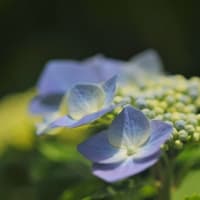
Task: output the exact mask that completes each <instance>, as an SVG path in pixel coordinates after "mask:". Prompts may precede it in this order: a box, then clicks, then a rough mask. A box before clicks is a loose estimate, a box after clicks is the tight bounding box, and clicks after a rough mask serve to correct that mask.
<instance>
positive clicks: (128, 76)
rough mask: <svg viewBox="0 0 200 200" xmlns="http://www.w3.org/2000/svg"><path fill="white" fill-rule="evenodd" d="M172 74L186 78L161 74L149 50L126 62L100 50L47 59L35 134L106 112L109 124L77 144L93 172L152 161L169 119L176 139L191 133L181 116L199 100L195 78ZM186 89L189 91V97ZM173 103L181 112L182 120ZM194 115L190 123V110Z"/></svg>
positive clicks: (122, 170) (112, 177) (129, 170)
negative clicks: (74, 58)
mask: <svg viewBox="0 0 200 200" xmlns="http://www.w3.org/2000/svg"><path fill="white" fill-rule="evenodd" d="M176 79H178V80H179V79H180V82H181V81H183V82H184V81H185V79H183V80H182V79H181V78H179V77H166V76H164V72H163V69H162V62H161V61H160V59H159V57H158V55H157V54H156V53H155V52H154V51H153V50H147V51H145V52H143V53H142V54H139V55H137V56H135V57H134V58H132V59H131V60H130V61H128V62H125V61H119V60H113V59H108V58H105V57H103V56H100V55H97V56H95V57H92V58H89V59H87V60H83V61H81V62H77V61H71V60H68V61H60V60H59V61H51V62H49V63H47V66H46V67H45V70H44V72H43V73H42V75H41V77H40V79H39V81H38V85H37V89H38V94H37V96H36V97H35V98H34V99H33V100H32V102H31V104H30V110H31V112H32V113H34V114H36V115H40V116H42V118H43V122H42V123H40V124H39V125H38V130H37V133H38V134H44V133H47V132H48V131H49V130H51V129H54V128H57V127H68V128H71V129H72V128H73V129H76V128H77V127H80V126H85V125H87V124H91V123H94V121H97V120H100V119H103V118H104V116H107V115H109V114H108V113H111V115H112V118H113V121H112V123H111V124H109V126H108V128H107V129H105V130H102V131H101V132H99V133H95V134H94V135H93V136H92V137H91V138H89V139H88V140H86V141H85V142H83V143H81V144H80V145H79V146H78V150H79V152H80V153H81V154H83V155H84V156H85V157H86V158H88V159H89V160H91V161H92V162H93V174H94V175H96V176H98V177H100V178H102V179H103V180H105V181H108V182H114V181H118V180H121V179H124V178H126V177H129V176H131V175H134V174H137V173H139V172H141V171H143V170H145V169H146V168H148V167H150V166H152V165H153V164H154V163H155V162H157V161H158V160H159V157H160V154H161V146H162V145H163V144H165V142H166V141H167V140H168V139H169V138H170V136H171V133H172V131H173V128H172V124H173V123H175V124H174V134H173V136H172V137H174V138H175V137H176V141H175V143H177V141H178V142H179V143H180V142H182V140H180V138H181V137H185V140H184V141H186V140H188V137H189V136H190V135H189V134H188V132H186V130H185V129H186V127H187V128H188V127H190V128H191V127H193V126H192V125H191V124H192V122H191V123H190V122H188V121H187V120H186V119H187V114H191V113H189V112H190V111H191V109H196V107H195V106H192V105H193V103H194V101H195V102H196V101H199V100H197V99H198V95H196V93H197V91H196V90H198V88H196V83H195V81H191V83H190V84H189V83H188V82H187V81H185V82H184V83H185V85H183V84H182V82H181V83H180V86H179V85H178V84H177V83H176V84H174V83H173V81H177V80H176ZM147 80H148V81H147ZM152 80H153V81H152ZM189 85H190V86H191V87H189ZM170 92H171V93H170ZM175 92H177V93H176V95H177V97H176V98H174V93H175ZM187 92H190V93H192V95H193V96H192V97H191V99H190V98H189V99H188V96H189V95H187ZM172 93H173V94H172ZM179 98H180V99H182V101H183V102H181V101H180V100H179ZM176 102H178V103H176ZM181 103H182V104H181ZM176 104H177V105H176ZM178 104H179V105H178ZM180 104H181V105H183V107H184V112H185V113H183V111H182V107H181V105H180ZM184 104H187V105H190V106H187V107H186V106H184ZM169 105H170V106H169ZM176 106H177V108H176ZM178 107H179V110H180V111H182V114H185V118H183V117H181V120H180V118H179V114H180V112H178V111H179V110H177V109H178ZM174 110H175V111H176V112H177V113H176V112H175V111H174ZM193 115H194V118H193V123H195V122H196V121H195V120H196V115H195V110H194V114H193ZM175 118H176V119H175ZM172 119H174V121H173V120H172ZM184 119H185V120H184ZM191 119H192V118H190V120H191ZM164 121H166V122H164ZM196 123H198V121H197V122H196ZM193 128H194V127H193ZM195 128H196V127H195ZM191 129H192V128H191ZM184 131H185V132H186V135H187V136H185V132H184ZM190 131H191V130H190ZM175 132H177V133H175ZM183 132H184V133H183ZM191 132H192V131H191ZM192 134H193V135H192V138H196V139H197V136H195V137H194V133H193V132H192ZM176 146H178V145H177V144H176ZM179 146H180V144H179Z"/></svg>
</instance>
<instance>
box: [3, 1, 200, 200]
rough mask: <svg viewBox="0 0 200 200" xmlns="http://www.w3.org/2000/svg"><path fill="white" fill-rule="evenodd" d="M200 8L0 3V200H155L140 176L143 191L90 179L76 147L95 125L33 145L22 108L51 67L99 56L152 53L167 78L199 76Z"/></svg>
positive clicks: (30, 122) (31, 123) (192, 4)
mask: <svg viewBox="0 0 200 200" xmlns="http://www.w3.org/2000/svg"><path fill="white" fill-rule="evenodd" d="M199 6H200V5H199V3H198V1H194V0H190V1H181V0H151V1H144V0H140V1H139V0H137V1H136V0H129V1H118V0H107V1H104V0H101V1H94V0H82V1H81V0H76V1H68V0H42V1H41V0H40V1H39V0H18V1H17V0H0V199H1V200H27V199H29V200H46V199H47V200H76V199H77V200H79V199H83V200H91V199H105V200H106V199H108V200H110V199H114V200H115V199H116V200H118V199H124V196H125V195H128V196H134V199H135V200H137V199H139V200H141V199H145V200H151V199H155V195H156V191H155V187H154V186H153V184H152V180H151V179H149V176H148V172H144V173H143V174H142V175H140V176H141V177H142V180H145V182H144V185H142V186H141V185H139V186H138V185H137V182H138V180H139V178H140V177H139V176H136V177H134V179H131V180H126V181H125V182H123V183H117V184H116V185H112V186H111V185H108V184H105V183H104V182H103V181H101V180H99V179H97V178H96V177H94V176H92V175H91V172H90V163H89V162H88V161H86V159H84V158H83V157H81V155H80V154H78V152H77V151H76V145H77V144H78V143H80V142H81V141H83V140H84V138H86V137H87V135H89V134H92V133H96V132H97V130H96V129H98V128H102V127H98V126H97V125H98V122H97V124H95V126H94V127H90V128H88V127H86V129H84V130H83V129H78V130H75V131H74V132H73V134H72V131H71V130H69V129H65V130H63V132H62V131H61V134H58V135H57V136H52V135H48V136H44V137H37V136H36V134H35V131H36V130H35V124H36V121H37V120H36V119H35V118H34V119H33V117H32V116H31V115H30V113H28V109H27V107H28V104H29V102H30V99H31V98H32V97H33V96H34V92H35V91H34V89H33V88H34V86H35V84H36V82H37V79H38V76H39V74H40V73H41V71H42V69H43V67H44V65H45V63H46V62H47V61H48V60H50V59H84V58H86V57H89V56H93V55H95V54H97V53H102V54H104V55H105V56H108V57H113V58H118V59H124V60H128V59H129V58H130V57H132V56H134V55H135V54H137V53H140V52H142V51H143V50H145V49H147V48H153V49H155V50H156V51H157V52H158V53H159V54H160V56H161V58H162V60H163V63H164V66H165V69H166V71H168V72H170V73H172V74H183V75H185V76H186V77H191V76H199V75H200V70H199V67H200V62H199V58H200V51H199V47H200V39H199V36H200V26H199V20H200V12H199ZM104 120H105V119H104ZM105 121H106V122H107V123H108V120H105ZM104 123H105V122H104ZM104 123H103V122H102V121H101V123H100V122H99V124H101V126H102V124H104ZM107 125H108V124H107ZM103 128H105V127H103ZM88 130H89V131H88ZM90 131H91V132H90ZM195 153H196V154H195V155H197V154H198V156H196V157H197V160H198V161H199V160H200V159H199V158H200V151H196V149H195ZM193 154H194V152H192V153H191V154H190V152H189V153H188V155H189V156H188V157H190V155H193ZM192 159H193V157H192ZM193 160H194V159H193ZM185 163H188V162H186V161H185V160H183V163H181V165H179V166H185ZM178 169H179V168H178ZM193 178H196V179H195V180H194V179H193ZM199 179H200V172H198V174H192V178H191V176H190V177H189V178H188V179H186V181H185V183H187V184H184V185H183V187H181V189H180V190H178V192H176V194H175V195H180V194H181V195H182V196H183V195H185V193H186V191H187V190H188V191H189V192H191V190H192V192H193V191H198V192H199ZM195 186H196V187H197V188H195ZM189 192H188V193H187V194H190V193H189ZM191 194H192V193H191ZM182 196H174V197H173V200H177V199H182V198H181V197H182ZM111 197H113V198H111ZM177 197H178V198H177ZM128 199H129V198H128Z"/></svg>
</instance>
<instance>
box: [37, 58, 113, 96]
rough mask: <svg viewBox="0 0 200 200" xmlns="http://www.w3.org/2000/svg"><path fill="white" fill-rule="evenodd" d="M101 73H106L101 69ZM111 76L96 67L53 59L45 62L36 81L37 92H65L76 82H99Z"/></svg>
mask: <svg viewBox="0 0 200 200" xmlns="http://www.w3.org/2000/svg"><path fill="white" fill-rule="evenodd" d="M113 73H114V72H113ZM102 74H106V71H105V70H102ZM111 77H112V76H108V75H105V76H102V75H99V74H98V68H95V67H88V66H87V65H86V64H83V63H82V62H78V61H72V60H54V61H50V62H48V63H47V64H46V66H45V69H44V71H43V73H42V75H41V77H40V79H39V81H38V85H37V88H38V90H39V94H49V93H65V92H66V91H67V90H68V89H69V88H71V87H72V86H74V85H75V84H78V83H84V82H90V83H99V82H102V81H105V80H107V79H108V78H111Z"/></svg>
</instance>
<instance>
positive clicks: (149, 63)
mask: <svg viewBox="0 0 200 200" xmlns="http://www.w3.org/2000/svg"><path fill="white" fill-rule="evenodd" d="M129 63H130V64H131V63H132V64H133V65H135V66H137V67H138V68H140V69H143V70H144V71H145V72H146V73H150V74H162V73H163V63H162V60H161V58H160V56H159V54H158V53H157V52H156V51H155V50H153V49H147V50H145V51H143V52H142V53H139V54H137V55H136V56H134V57H133V58H132V59H131V60H130V61H129Z"/></svg>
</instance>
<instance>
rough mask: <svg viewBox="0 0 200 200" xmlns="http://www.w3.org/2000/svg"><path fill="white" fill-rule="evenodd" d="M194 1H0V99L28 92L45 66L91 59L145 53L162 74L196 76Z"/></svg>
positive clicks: (196, 8) (196, 15)
mask: <svg viewBox="0 0 200 200" xmlns="http://www.w3.org/2000/svg"><path fill="white" fill-rule="evenodd" d="M199 19H200V12H199V2H198V1H194V0H191V1H181V0H152V1H143V0H141V1H136V0H128V1H116V0H109V1H92V0H84V1H81V0H80V1H79V0H78V1H69V0H43V1H39V0H28V1H27V0H20V1H17V0H1V1H0V29H1V31H0V44H1V45H0V52H1V53H0V80H1V83H0V96H2V95H5V94H7V93H10V92H14V91H22V90H24V89H27V88H30V87H31V86H33V85H34V84H35V82H36V80H37V78H38V75H39V73H40V72H41V70H42V68H43V66H44V64H45V62H47V60H49V59H54V58H74V59H81V58H85V57H88V56H92V55H94V54H96V53H103V54H105V55H106V56H111V57H115V58H121V59H128V58H130V57H131V56H132V55H134V54H136V53H138V52H141V51H142V50H144V49H146V48H154V49H156V50H157V51H158V52H159V54H160V55H161V57H162V59H163V61H164V63H165V66H166V69H167V70H168V71H169V72H171V73H182V74H184V75H186V76H192V75H199V73H200V71H199V57H200V53H199V46H200V39H199V35H200V26H199Z"/></svg>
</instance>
